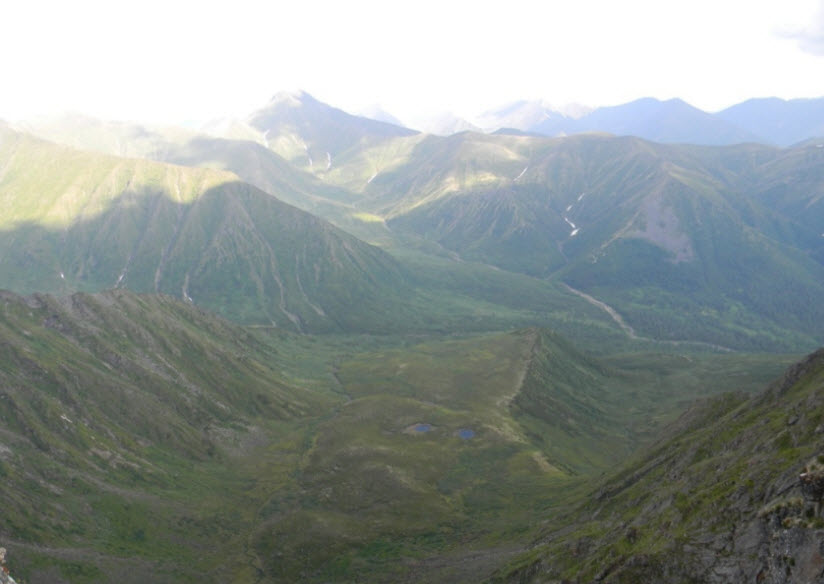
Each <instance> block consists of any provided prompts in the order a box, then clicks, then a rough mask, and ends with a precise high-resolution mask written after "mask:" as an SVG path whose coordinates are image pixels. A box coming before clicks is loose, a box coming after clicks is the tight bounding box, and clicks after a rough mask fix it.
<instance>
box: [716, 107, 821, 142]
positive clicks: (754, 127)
mask: <svg viewBox="0 0 824 584" xmlns="http://www.w3.org/2000/svg"><path fill="white" fill-rule="evenodd" d="M715 115H716V117H718V118H720V119H722V120H726V121H727V122H730V123H732V124H735V125H736V126H738V127H739V128H742V129H744V130H746V131H748V132H750V133H752V134H754V135H756V136H758V137H759V138H760V140H761V141H765V142H767V143H769V144H777V145H778V146H790V145H791V144H795V143H797V142H801V141H803V140H806V139H807V138H811V137H813V136H824V98H818V99H791V100H783V99H779V98H777V97H769V98H760V99H750V100H747V101H745V102H742V103H739V104H736V105H734V106H731V107H728V108H727V109H725V110H722V111H720V112H718V113H717V114H715Z"/></svg>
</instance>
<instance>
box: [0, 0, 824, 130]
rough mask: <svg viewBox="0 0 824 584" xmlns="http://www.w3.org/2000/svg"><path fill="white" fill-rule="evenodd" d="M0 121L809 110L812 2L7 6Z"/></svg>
mask: <svg viewBox="0 0 824 584" xmlns="http://www.w3.org/2000/svg"><path fill="white" fill-rule="evenodd" d="M0 14H2V24H0V55H2V60H0V79H2V82H0V118H5V119H11V120H14V119H20V118H23V117H28V116H32V115H35V114H49V113H57V112H61V111H68V110H71V111H79V112H83V113H87V114H91V115H96V116H99V117H104V118H109V119H130V120H143V121H153V122H175V121H183V120H205V119H209V118H214V117H222V116H227V115H244V114H247V113H249V112H251V111H252V110H254V109H256V108H258V107H261V106H263V105H264V104H265V103H266V102H267V101H268V99H269V98H270V96H271V95H273V94H274V93H276V92H277V91H279V90H282V89H305V90H306V91H308V92H309V93H311V94H313V95H314V96H315V97H317V98H318V99H320V100H322V101H326V102H327V103H331V104H332V105H335V106H338V107H341V108H343V109H346V110H348V111H357V110H359V109H361V108H364V107H366V106H369V105H372V104H376V103H377V104H381V105H382V106H384V108H385V109H386V110H388V111H389V112H391V113H393V114H394V115H396V116H398V117H400V118H401V119H407V120H408V119H410V118H413V117H416V116H417V115H420V114H429V113H435V112H440V111H452V112H454V113H457V114H459V115H463V116H471V115H473V114H477V113H480V112H481V111H483V110H485V109H488V108H490V107H494V106H498V105H501V104H503V103H506V102H510V101H513V100H516V99H538V98H542V99H545V100H547V101H548V102H550V103H553V104H556V105H563V104H567V103H571V102H577V103H581V104H584V105H590V106H599V105H614V104H618V103H624V102H627V101H630V100H633V99H636V98H639V97H645V96H652V97H657V98H659V99H667V98H671V97H681V98H683V99H685V100H686V101H688V102H689V103H692V104H693V105H695V106H697V107H700V108H702V109H706V110H708V111H716V110H719V109H722V108H724V107H726V106H729V105H732V104H734V103H737V102H740V101H743V100H744V99H747V98H749V97H766V96H778V97H783V98H793V97H819V96H824V74H822V73H824V0H781V1H778V0H746V1H739V0H711V1H710V0H689V1H682V0H677V1H675V0H674V1H666V0H655V1H646V0H622V1H621V2H616V1H615V0H575V1H574V2H573V1H568V2H567V1H565V2H556V1H551V0H545V1H540V0H533V1H528V0H503V1H499V2H486V1H484V0H476V1H474V2H465V1H449V0H436V1H430V0H416V1H414V2H410V1H404V2H393V1H391V0H383V1H371V0H338V1H334V2H332V1H326V0H314V1H312V2H300V1H289V2H281V1H274V0H270V1H259V0H256V1H250V0H232V1H224V2H219V3H218V2H210V1H209V0H201V1H200V2H189V1H176V0H161V1H158V0H141V1H140V2H135V1H130V2H120V1H118V0H106V1H98V0H72V1H70V2H66V1H65V0H60V1H42V0H25V1H23V0H19V1H18V0H12V1H10V2H7V3H5V5H4V7H3V10H2V11H0Z"/></svg>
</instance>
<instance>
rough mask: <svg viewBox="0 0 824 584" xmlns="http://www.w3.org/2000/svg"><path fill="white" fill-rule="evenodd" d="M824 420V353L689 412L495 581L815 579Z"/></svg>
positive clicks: (819, 557) (818, 569) (818, 575)
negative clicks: (804, 479) (757, 388)
mask: <svg viewBox="0 0 824 584" xmlns="http://www.w3.org/2000/svg"><path fill="white" fill-rule="evenodd" d="M822 420H824V350H820V351H818V352H816V353H814V354H812V355H810V356H809V357H808V358H806V359H805V360H804V361H802V362H800V363H798V364H797V365H795V366H794V367H792V368H790V369H789V370H788V371H787V373H786V374H785V376H784V377H783V379H781V380H780V381H778V382H776V383H775V384H774V385H773V386H772V387H770V388H769V389H768V390H767V391H766V392H765V393H762V394H760V395H758V396H756V397H754V398H751V399H746V398H743V397H742V396H740V395H730V396H728V397H726V398H721V399H718V400H715V401H712V402H709V403H705V404H702V405H700V406H698V407H696V408H695V409H694V410H692V411H691V412H689V413H688V414H686V415H685V416H684V417H683V418H682V419H681V420H679V423H678V424H677V425H676V426H675V428H674V429H673V431H672V435H671V436H670V437H669V438H667V439H664V440H662V441H661V442H660V443H659V444H657V445H656V446H655V447H654V448H653V449H652V450H651V451H650V452H649V453H648V454H646V455H645V456H644V457H642V458H640V459H639V460H638V461H637V462H635V463H634V464H632V465H629V466H627V467H626V468H625V469H624V470H623V471H622V472H620V473H619V474H617V475H614V476H613V477H611V478H609V479H608V480H607V481H606V482H604V483H603V484H601V485H600V486H599V487H598V489H597V490H596V491H593V492H592V493H591V495H590V496H589V497H588V499H587V502H586V503H585V504H584V505H582V506H581V507H579V508H577V509H575V510H574V512H573V513H571V514H570V516H569V524H568V525H567V526H566V527H564V528H563V529H562V530H560V531H557V532H550V533H548V534H547V535H546V537H545V538H543V540H542V541H541V542H540V543H539V544H538V545H536V546H535V547H534V548H533V549H532V550H531V551H530V552H529V554H528V555H525V556H523V557H522V558H521V559H520V560H519V561H518V562H519V563H520V566H519V567H514V568H512V569H511V571H510V572H509V573H508V574H505V573H504V574H501V576H500V578H497V579H496V580H497V581H507V582H548V581H557V580H560V579H563V580H565V581H570V582H589V581H602V582H616V583H617V582H652V581H666V582H708V583H721V582H766V583H807V582H817V581H819V580H820V578H821V572H822V555H821V549H820V543H821V537H822V533H824V532H822V529H821V528H822V525H824V523H822V518H821V517H820V516H819V515H817V512H816V510H815V509H814V505H813V501H811V500H809V499H807V498H806V496H805V492H806V491H804V490H802V483H801V481H800V479H799V475H800V474H801V473H802V472H804V469H805V465H808V463H809V462H810V461H811V460H812V461H813V462H812V465H811V466H812V467H813V468H815V467H819V468H820V466H821V463H820V462H817V461H818V460H820V457H821V456H822V453H824V439H823V438H822V432H821V429H822V426H821V423H822ZM816 472H820V471H816Z"/></svg>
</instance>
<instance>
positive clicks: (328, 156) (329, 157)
mask: <svg viewBox="0 0 824 584" xmlns="http://www.w3.org/2000/svg"><path fill="white" fill-rule="evenodd" d="M330 168H332V155H331V154H329V153H328V152H327V153H326V170H329V169H330Z"/></svg>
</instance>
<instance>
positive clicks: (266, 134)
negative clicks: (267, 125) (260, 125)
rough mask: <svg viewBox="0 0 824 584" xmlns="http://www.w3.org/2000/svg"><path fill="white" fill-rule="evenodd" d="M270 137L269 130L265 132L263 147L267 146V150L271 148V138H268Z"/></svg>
mask: <svg viewBox="0 0 824 584" xmlns="http://www.w3.org/2000/svg"><path fill="white" fill-rule="evenodd" d="M268 135H269V130H266V131H265V132H263V145H264V146H266V147H267V148H268V147H269V138H268V137H267V136H268Z"/></svg>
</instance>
